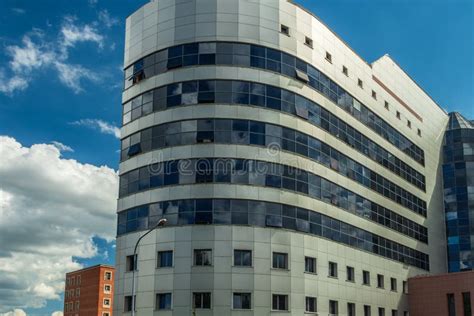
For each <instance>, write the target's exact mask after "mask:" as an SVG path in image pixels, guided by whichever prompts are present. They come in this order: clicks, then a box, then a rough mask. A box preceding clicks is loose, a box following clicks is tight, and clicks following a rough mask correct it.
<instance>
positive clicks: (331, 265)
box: [328, 261, 337, 278]
mask: <svg viewBox="0 0 474 316" xmlns="http://www.w3.org/2000/svg"><path fill="white" fill-rule="evenodd" d="M328 274H329V275H328V276H330V277H333V278H337V263H335V262H331V261H329V271H328Z"/></svg>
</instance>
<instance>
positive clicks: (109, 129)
mask: <svg viewBox="0 0 474 316" xmlns="http://www.w3.org/2000/svg"><path fill="white" fill-rule="evenodd" d="M71 124H72V125H79V126H86V127H89V128H93V129H98V130H99V131H100V132H101V133H103V134H109V135H113V136H115V138H118V139H120V128H118V127H117V126H114V125H112V124H110V123H107V122H105V121H103V120H99V119H82V120H79V121H75V122H72V123H71Z"/></svg>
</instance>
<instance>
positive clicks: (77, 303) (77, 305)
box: [76, 301, 81, 311]
mask: <svg viewBox="0 0 474 316" xmlns="http://www.w3.org/2000/svg"><path fill="white" fill-rule="evenodd" d="M80 307H81V302H79V301H76V311H78V310H79V308H80Z"/></svg>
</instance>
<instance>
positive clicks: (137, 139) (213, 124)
mask: <svg viewBox="0 0 474 316" xmlns="http://www.w3.org/2000/svg"><path fill="white" fill-rule="evenodd" d="M199 143H215V144H234V145H253V146H261V147H267V148H268V150H270V151H271V152H276V151H280V150H283V151H287V152H291V153H296V154H298V155H302V156H304V157H306V158H308V159H311V160H313V161H315V162H317V163H319V164H322V165H323V166H325V167H328V168H330V169H332V170H334V171H336V172H338V173H340V174H342V175H343V176H345V177H348V178H349V179H352V180H354V181H356V182H357V183H359V184H361V185H363V186H365V187H367V188H369V189H371V190H374V191H375V192H377V193H379V194H380V195H382V196H384V197H386V198H388V199H390V200H392V201H394V202H395V203H397V204H399V205H401V206H403V207H406V208H407V209H409V210H411V211H413V212H415V213H417V214H420V215H422V216H424V217H426V216H427V210H426V202H425V201H423V200H422V199H420V198H418V197H417V196H416V195H414V194H412V193H410V192H409V191H407V190H405V189H403V188H402V187H400V186H399V185H396V184H395V183H393V182H392V181H390V180H388V179H387V178H385V177H383V176H381V175H380V174H378V173H376V172H374V171H372V170H371V169H369V168H367V167H365V166H364V165H362V164H360V163H358V162H357V161H355V160H354V159H352V158H350V157H348V156H346V155H344V154H342V153H341V152H339V151H338V150H336V149H334V148H333V147H331V146H329V145H327V144H326V143H324V142H322V141H320V140H319V139H316V138H313V137H311V136H309V135H307V134H303V133H301V132H299V131H297V130H294V129H291V128H286V127H282V126H279V125H275V124H270V123H263V122H259V121H249V120H240V119H199V120H183V121H177V122H170V123H165V124H160V125H156V126H153V127H149V128H147V129H144V130H142V131H140V132H137V133H135V134H132V135H130V136H129V137H127V138H124V139H123V140H122V144H121V145H122V147H121V156H122V158H124V159H125V158H130V157H134V156H136V155H138V154H141V153H146V152H150V151H152V150H157V149H163V148H167V147H174V146H183V145H193V144H199Z"/></svg>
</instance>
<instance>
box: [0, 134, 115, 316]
mask: <svg viewBox="0 0 474 316" xmlns="http://www.w3.org/2000/svg"><path fill="white" fill-rule="evenodd" d="M117 187H118V177H117V173H116V172H115V171H114V170H113V169H110V168H108V167H106V166H100V167H98V166H94V165H90V164H82V163H80V162H78V161H76V160H73V159H64V158H62V157H61V152H60V150H59V149H58V148H57V147H56V146H54V145H51V144H36V145H32V146H31V147H24V146H22V145H21V144H20V143H19V142H18V141H16V140H15V139H13V138H11V137H7V136H0V240H2V247H1V249H0V284H1V286H0V312H7V311H11V310H12V309H13V308H29V307H33V308H35V307H42V306H44V304H45V303H46V300H50V299H59V294H60V293H61V292H62V291H63V289H64V275H65V273H66V272H67V271H71V270H74V269H78V268H81V266H80V265H79V264H78V263H77V262H74V261H73V260H72V256H77V257H84V258H90V257H93V256H96V255H97V254H98V250H97V249H96V247H95V245H94V243H93V241H92V237H93V236H95V235H98V236H99V237H101V238H105V239H106V240H108V241H112V240H113V238H114V236H115V206H116V197H117ZM0 315H1V314H0ZM7 315H8V316H10V315H17V314H7ZM18 315H23V314H18Z"/></svg>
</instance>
